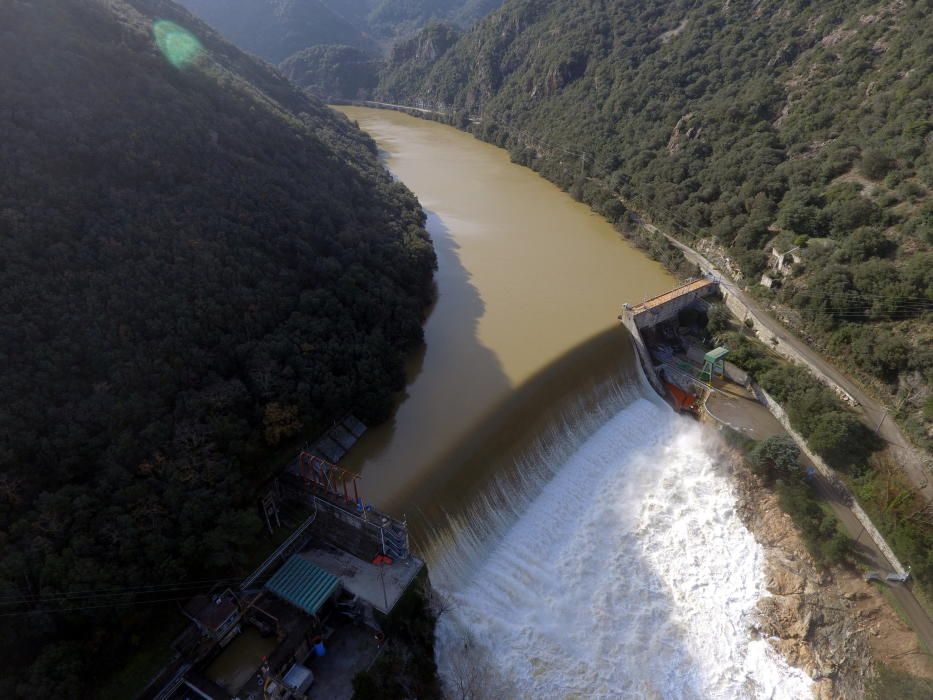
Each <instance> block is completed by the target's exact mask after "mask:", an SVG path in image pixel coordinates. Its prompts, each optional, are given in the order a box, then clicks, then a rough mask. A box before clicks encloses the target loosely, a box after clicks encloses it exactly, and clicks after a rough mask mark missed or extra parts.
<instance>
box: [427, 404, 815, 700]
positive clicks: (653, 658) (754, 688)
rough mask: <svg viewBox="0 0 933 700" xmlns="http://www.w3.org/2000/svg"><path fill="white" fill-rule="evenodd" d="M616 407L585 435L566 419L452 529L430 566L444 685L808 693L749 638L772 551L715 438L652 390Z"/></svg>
mask: <svg viewBox="0 0 933 700" xmlns="http://www.w3.org/2000/svg"><path fill="white" fill-rule="evenodd" d="M612 403H613V402H610V403H609V404H608V406H609V407H613V406H612ZM614 407H615V408H618V409H619V410H617V411H615V412H614V413H613V415H611V416H610V417H608V418H607V419H606V420H604V421H603V422H602V424H601V425H600V426H599V427H598V428H597V429H596V430H595V431H593V432H592V433H590V434H588V436H587V437H585V438H583V439H582V440H580V441H578V442H574V438H575V437H580V436H581V435H584V434H586V433H587V432H588V431H587V430H586V427H587V426H588V425H591V423H592V421H591V419H590V418H589V417H588V416H576V417H574V416H565V417H564V419H563V420H562V421H561V423H562V424H563V425H564V428H563V430H559V431H556V433H554V434H553V435H552V437H553V438H555V439H556V440H557V441H558V442H556V443H552V444H550V445H541V446H540V449H538V450H537V451H536V452H532V453H530V454H528V455H527V456H526V458H525V459H524V460H523V462H524V463H523V464H521V465H517V467H518V469H519V470H520V471H521V472H522V474H523V475H524V476H523V478H522V479H520V480H514V479H512V480H505V481H504V482H501V483H498V484H495V485H491V486H490V490H491V491H492V493H493V494H494V495H493V496H492V497H486V498H480V499H478V501H477V503H476V504H475V505H474V506H473V508H472V509H471V510H470V511H469V512H468V513H467V514H466V515H464V516H462V517H460V518H457V519H456V521H455V522H452V523H451V527H450V528H449V530H448V531H447V532H446V534H445V535H444V537H443V540H444V542H443V546H438V547H437V549H436V550H435V553H434V556H433V561H432V566H433V570H432V580H434V581H435V585H436V586H437V587H438V588H439V590H440V591H441V593H442V595H443V596H444V598H445V599H446V601H447V604H448V605H449V610H447V611H446V612H444V613H443V614H442V616H441V619H440V622H439V627H438V660H439V665H440V668H441V671H442V674H443V675H444V677H445V681H446V682H447V683H448V684H449V685H450V684H457V683H459V682H462V680H463V678H464V677H476V675H477V674H479V675H480V676H481V677H482V684H483V685H485V686H486V687H493V688H496V689H497V690H496V692H497V694H498V696H499V697H515V698H581V699H582V698H665V699H667V698H724V699H725V698H730V699H731V698H762V699H763V698H769V699H772V700H792V699H797V698H807V697H810V696H811V693H810V687H811V681H810V680H809V679H808V678H807V677H806V675H805V674H803V673H802V672H801V671H799V670H797V669H793V668H791V667H789V666H788V665H787V664H786V662H785V661H784V660H783V658H782V657H780V656H779V655H778V654H777V653H776V652H775V651H774V650H773V649H772V648H771V647H770V645H769V644H768V642H767V641H766V640H763V639H756V635H755V634H754V630H753V623H754V618H753V615H754V608H755V604H756V602H757V601H758V599H759V598H760V597H762V596H764V595H766V590H765V587H764V570H763V563H764V562H763V553H762V549H761V547H760V546H759V545H758V544H757V543H756V541H755V539H754V537H753V536H752V534H751V533H750V532H748V531H747V530H746V529H745V527H744V526H743V524H742V523H741V521H740V520H739V518H738V516H737V515H736V513H735V510H734V507H735V495H734V492H733V489H732V487H731V485H730V482H729V479H728V477H727V476H726V475H725V474H723V473H721V471H720V470H719V469H718V468H717V464H716V459H715V457H714V449H713V448H712V445H711V444H710V437H711V436H710V435H708V434H707V433H706V432H705V429H704V428H703V427H701V426H700V425H698V424H696V423H695V422H693V421H691V420H689V419H685V418H681V417H679V416H677V415H675V414H673V413H672V412H671V411H670V409H669V408H668V407H667V406H665V405H663V404H661V403H660V402H658V401H655V400H653V398H652V397H651V396H650V394H648V393H647V392H646V393H644V394H642V395H641V396H638V397H637V398H634V399H631V397H629V400H626V398H625V397H624V396H619V397H617V401H616V402H615V406H614ZM575 421H576V422H577V423H578V424H579V429H575V428H574V422H575ZM561 440H563V443H561V442H560V441H561ZM555 455H562V456H564V458H563V459H562V460H561V461H560V463H559V464H558V465H556V466H552V467H548V466H546V465H552V464H553V458H554V456H555ZM519 485H520V486H519ZM509 489H513V490H514V491H513V493H511V494H510V493H508V491H509ZM527 494H531V495H527ZM502 503H512V506H511V507H509V508H506V509H502V508H501V504H502ZM497 504H499V505H497Z"/></svg>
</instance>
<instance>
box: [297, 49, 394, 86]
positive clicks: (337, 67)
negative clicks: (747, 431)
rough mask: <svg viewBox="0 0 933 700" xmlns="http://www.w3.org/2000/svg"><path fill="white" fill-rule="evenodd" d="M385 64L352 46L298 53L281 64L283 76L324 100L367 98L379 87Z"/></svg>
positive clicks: (308, 50) (306, 50)
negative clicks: (380, 75) (380, 74)
mask: <svg viewBox="0 0 933 700" xmlns="http://www.w3.org/2000/svg"><path fill="white" fill-rule="evenodd" d="M382 65H383V63H382V61H380V60H378V59H375V58H373V57H372V56H371V55H369V54H367V53H365V52H364V51H361V50H359V49H355V48H353V47H352V46H340V45H335V44H324V45H322V46H312V47H311V48H309V49H305V50H304V51H299V52H298V53H295V54H293V55H291V56H289V57H288V58H286V59H285V60H284V61H282V63H281V64H279V70H280V71H282V75H284V76H285V77H286V78H288V79H289V80H290V81H291V82H293V83H294V84H295V85H297V86H299V87H302V88H305V89H307V90H308V91H310V92H311V94H312V95H316V96H318V97H322V98H328V97H341V98H344V99H356V98H364V99H365V98H368V96H369V94H370V93H371V92H372V90H373V89H374V88H375V87H376V86H377V85H378V84H379V71H380V70H381V68H382Z"/></svg>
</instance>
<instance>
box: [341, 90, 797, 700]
mask: <svg viewBox="0 0 933 700" xmlns="http://www.w3.org/2000/svg"><path fill="white" fill-rule="evenodd" d="M341 111H342V112H344V113H345V114H346V115H347V116H349V117H350V118H351V119H353V120H356V121H357V122H358V123H359V125H360V126H361V127H362V128H363V130H365V131H367V132H368V133H369V134H370V135H371V136H372V137H373V138H374V139H375V141H376V143H377V144H378V146H379V148H380V149H381V151H382V154H383V159H384V162H385V163H386V165H387V166H388V167H389V169H390V170H391V171H392V173H393V174H394V175H395V176H396V177H397V178H398V179H400V180H401V181H402V182H404V183H405V184H406V185H407V186H408V187H409V188H410V189H411V190H412V191H414V193H415V194H416V195H417V196H418V198H419V200H420V201H421V204H422V206H423V207H424V209H425V211H426V212H427V214H428V222H427V228H428V230H429V232H430V233H431V236H432V238H433V241H434V246H435V248H436V250H437V255H438V271H437V275H436V279H437V291H438V296H437V303H436V304H435V306H434V308H433V309H432V310H431V313H430V315H429V317H428V319H427V322H426V324H425V346H424V348H423V351H422V352H421V353H420V354H419V356H418V357H416V358H414V360H413V361H412V362H411V364H410V366H409V367H408V386H407V387H406V390H405V392H404V395H403V396H400V397H399V403H398V408H397V411H396V413H395V415H394V417H393V419H392V420H390V421H389V422H387V423H386V424H385V425H383V426H380V427H376V428H374V429H371V430H370V431H368V432H367V433H366V435H364V437H363V439H362V440H361V441H360V442H359V443H357V445H356V446H355V447H354V448H353V449H352V450H351V451H350V453H349V454H348V455H347V457H345V458H344V460H343V461H342V462H341V466H344V467H349V468H350V469H353V470H356V471H359V472H360V473H361V474H362V476H363V478H362V484H361V487H362V490H363V492H364V497H365V498H366V499H367V500H368V501H370V502H373V503H375V504H376V505H378V506H380V507H381V508H385V509H387V510H390V511H392V512H393V513H395V514H398V515H401V514H404V515H405V516H407V518H408V521H409V524H410V532H411V535H412V540H413V542H412V544H413V546H414V548H415V549H416V550H417V551H419V553H421V554H423V555H424V557H425V560H426V561H427V563H428V566H429V570H430V576H431V582H432V584H433V586H434V588H435V589H436V590H437V591H438V592H439V594H440V596H441V597H442V600H443V601H444V607H445V612H444V613H443V614H442V615H441V616H440V617H439V619H438V623H437V632H436V654H437V661H438V667H439V670H440V673H441V676H442V678H443V679H444V681H445V683H447V684H448V687H458V686H460V687H462V686H463V684H464V683H476V682H479V683H480V687H482V689H483V690H484V691H485V693H486V696H488V697H501V698H521V699H526V698H527V699H528V700H531V699H532V698H534V699H535V700H537V699H540V698H547V699H551V698H555V699H558V698H559V699H568V700H569V699H579V700H583V699H584V698H586V699H589V698H605V699H608V698H658V699H661V698H664V699H667V698H697V699H700V698H704V699H705V698H721V699H722V700H732V699H733V698H742V699H743V700H744V699H745V698H760V699H761V700H764V699H765V698H767V699H769V700H797V699H798V698H807V697H810V696H811V687H812V683H811V681H810V679H809V678H808V677H807V676H806V675H805V674H804V673H803V672H802V671H800V670H798V669H794V668H791V667H789V666H788V665H787V663H786V661H785V660H784V659H783V658H782V657H781V656H780V655H778V654H777V652H776V651H775V650H774V649H773V648H772V647H771V645H770V644H769V643H768V642H767V640H765V639H762V638H760V637H757V636H756V635H755V634H753V632H752V630H753V628H754V626H755V606H756V603H757V602H758V600H759V599H760V598H762V597H763V596H765V595H767V591H766V588H765V580H764V579H765V576H764V555H763V550H762V548H761V547H760V545H759V544H758V543H757V542H756V541H755V538H754V537H753V536H752V534H751V533H750V532H748V530H747V529H746V528H745V527H744V525H743V524H742V522H741V520H740V519H739V517H738V516H737V515H736V513H735V494H734V491H733V488H732V485H731V481H730V479H729V477H728V475H727V474H725V473H724V472H723V470H722V468H721V465H720V464H719V463H718V462H719V458H718V457H717V455H718V452H717V450H716V446H715V444H716V443H715V437H714V436H713V435H711V431H710V430H708V429H707V428H705V427H704V426H701V425H699V424H697V423H696V422H695V421H692V420H690V419H686V418H683V417H681V416H678V415H676V414H675V413H674V412H673V411H672V410H670V408H668V406H667V405H666V404H664V403H663V402H662V401H661V400H660V399H659V398H658V397H657V395H656V394H655V393H654V392H653V391H652V390H651V388H650V386H649V385H648V384H647V382H646V380H645V379H644V377H643V375H642V374H641V372H640V370H639V366H638V363H637V360H636V359H635V356H634V352H633V350H632V348H631V344H630V340H629V337H628V335H627V334H626V332H625V331H624V330H623V329H622V328H621V326H620V324H619V323H618V321H617V320H616V317H617V315H618V313H619V311H620V308H621V305H622V304H623V303H624V302H638V301H641V300H643V299H645V298H646V297H651V296H654V295H655V294H658V293H660V292H662V291H665V290H667V289H669V288H670V287H672V286H674V284H675V283H676V280H674V279H673V278H672V277H671V276H670V275H669V274H668V273H667V272H665V271H664V270H663V269H662V268H661V267H660V266H659V265H658V264H656V263H654V262H653V261H651V260H649V259H648V258H647V257H646V256H645V255H643V254H642V253H641V252H639V251H638V250H636V249H635V248H633V247H632V246H631V245H629V244H628V243H626V242H625V241H624V240H623V239H622V238H621V237H620V236H619V234H618V233H617V232H616V231H615V230H614V229H613V228H612V227H611V226H610V225H609V224H608V223H606V222H605V221H604V220H603V219H601V218H600V217H598V216H596V215H594V214H592V213H591V212H590V211H589V209H588V208H587V207H586V206H584V205H582V204H579V203H577V202H575V201H574V200H573V199H572V198H571V197H570V196H568V195H567V194H566V193H564V192H562V191H560V190H559V189H558V188H556V187H555V186H553V185H552V184H550V183H548V182H547V181H545V180H544V179H542V178H540V177H539V176H538V175H537V174H535V173H534V172H532V171H531V170H528V169H526V168H523V167H521V166H518V165H515V164H512V163H511V162H510V161H509V159H508V155H507V154H506V153H505V152H504V151H502V150H499V149H497V148H495V147H493V146H490V145H488V144H485V143H482V142H480V141H478V140H475V139H474V138H473V137H472V136H470V135H468V134H464V133H462V132H460V131H457V130H454V129H452V128H450V127H446V126H442V125H440V124H437V123H434V122H429V121H424V120H419V119H416V118H413V117H409V116H406V115H403V114H400V113H397V112H390V111H376V110H370V109H360V108H341ZM477 679H479V680H477Z"/></svg>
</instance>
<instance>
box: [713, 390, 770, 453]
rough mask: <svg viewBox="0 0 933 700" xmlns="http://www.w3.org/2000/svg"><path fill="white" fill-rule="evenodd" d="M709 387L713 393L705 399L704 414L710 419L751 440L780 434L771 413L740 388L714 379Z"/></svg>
mask: <svg viewBox="0 0 933 700" xmlns="http://www.w3.org/2000/svg"><path fill="white" fill-rule="evenodd" d="M713 387H714V388H715V389H717V391H714V392H711V393H710V395H709V396H708V397H707V399H706V412H707V413H708V414H709V415H710V416H711V417H712V418H714V419H716V420H717V421H719V422H720V423H722V424H724V425H727V426H729V427H730V428H732V429H733V430H737V431H738V432H740V433H742V434H743V435H746V436H747V437H750V438H751V439H752V440H764V439H765V438H769V437H771V436H772V435H780V434H781V433H783V432H784V428H783V427H782V426H781V424H780V423H779V422H778V420H777V419H776V418H775V417H774V416H772V415H771V412H770V411H769V410H768V409H767V408H765V407H764V406H762V405H761V404H760V403H758V401H757V400H756V399H755V398H754V397H753V396H751V395H749V394H748V392H747V391H745V389H743V388H742V387H739V386H736V385H735V384H731V383H729V382H723V381H720V380H718V379H717V380H714V382H713Z"/></svg>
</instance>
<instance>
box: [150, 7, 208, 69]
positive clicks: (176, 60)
mask: <svg viewBox="0 0 933 700" xmlns="http://www.w3.org/2000/svg"><path fill="white" fill-rule="evenodd" d="M152 34H153V36H154V37H155V42H156V46H158V47H159V51H161V52H162V55H163V56H165V58H166V59H168V62H169V63H171V64H172V65H173V66H175V67H176V68H185V67H186V66H188V64H190V63H192V62H193V61H195V60H196V59H197V58H198V56H200V55H201V52H203V51H204V47H203V46H202V45H201V42H200V41H198V39H197V37H196V36H194V34H192V33H191V32H189V31H188V30H187V29H185V28H184V27H180V26H178V25H177V24H175V23H174V22H170V21H168V20H167V19H160V20H158V21H156V22H155V24H153V25H152Z"/></svg>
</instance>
